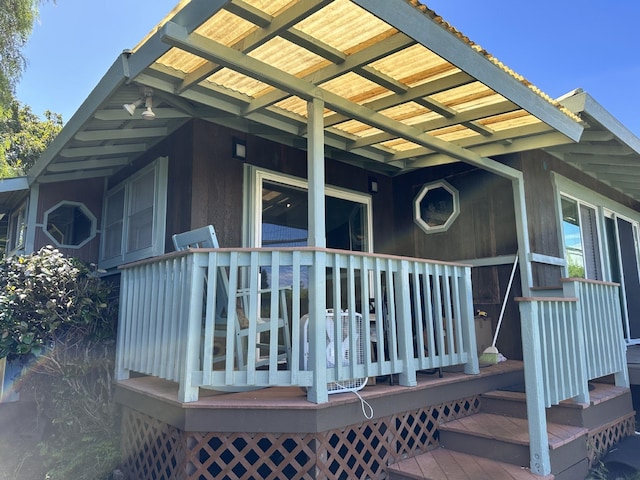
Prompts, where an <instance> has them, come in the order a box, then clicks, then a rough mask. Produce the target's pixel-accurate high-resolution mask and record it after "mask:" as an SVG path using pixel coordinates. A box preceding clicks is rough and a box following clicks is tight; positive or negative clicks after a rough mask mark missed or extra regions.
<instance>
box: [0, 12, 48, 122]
mask: <svg viewBox="0 0 640 480" xmlns="http://www.w3.org/2000/svg"><path fill="white" fill-rule="evenodd" d="M44 1H46V0H44ZM41 3H44V2H43V0H0V111H2V110H3V109H4V108H6V107H7V106H8V105H9V103H10V102H11V99H12V98H13V93H14V91H15V86H16V83H17V82H18V80H19V79H20V77H21V76H22V72H23V71H24V69H25V67H26V64H27V61H26V59H25V58H24V56H23V55H22V50H23V48H24V46H25V45H26V43H27V40H28V39H29V35H31V31H32V29H33V22H34V21H35V20H36V19H37V18H38V6H39V5H40V4H41Z"/></svg>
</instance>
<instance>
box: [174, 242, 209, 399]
mask: <svg viewBox="0 0 640 480" xmlns="http://www.w3.org/2000/svg"><path fill="white" fill-rule="evenodd" d="M187 265H188V273H187V278H188V279H189V280H188V281H187V289H186V291H187V292H189V300H188V302H187V303H186V305H185V308H184V314H183V315H184V317H183V318H185V319H186V320H187V325H186V327H187V328H186V332H184V335H185V337H184V340H183V342H182V355H181V357H182V358H183V361H184V363H183V365H182V372H181V373H180V384H179V387H178V399H179V400H180V401H181V402H185V403H186V402H195V401H196V400H198V390H199V389H198V387H194V386H193V383H194V382H193V376H194V375H193V374H194V372H195V370H196V367H197V365H198V358H199V351H200V348H199V346H200V332H201V328H202V327H201V324H202V292H203V290H204V275H203V270H202V269H201V268H198V265H197V254H195V253H192V254H191V255H190V261H189V262H188V263H187Z"/></svg>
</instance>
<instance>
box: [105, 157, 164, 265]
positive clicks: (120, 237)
mask: <svg viewBox="0 0 640 480" xmlns="http://www.w3.org/2000/svg"><path fill="white" fill-rule="evenodd" d="M167 163H168V162H167V158H166V157H162V158H159V159H157V160H156V161H155V162H153V163H152V164H150V165H149V166H147V167H145V168H143V169H142V170H140V171H139V172H136V173H135V174H134V175H132V176H131V177H130V178H128V179H127V180H125V181H124V182H122V183H120V184H119V185H117V186H115V187H114V188H112V189H111V190H109V191H108V192H107V193H106V195H105V200H104V212H103V225H102V249H101V261H100V266H101V267H102V268H110V267H114V266H117V265H120V264H122V263H128V262H132V261H135V260H140V259H143V258H149V257H153V256H155V255H161V254H163V253H164V237H165V229H166V211H167Z"/></svg>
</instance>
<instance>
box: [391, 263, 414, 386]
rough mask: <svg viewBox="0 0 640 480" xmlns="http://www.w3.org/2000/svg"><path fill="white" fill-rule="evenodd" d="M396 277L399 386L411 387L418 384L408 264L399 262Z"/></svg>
mask: <svg viewBox="0 0 640 480" xmlns="http://www.w3.org/2000/svg"><path fill="white" fill-rule="evenodd" d="M399 267H400V268H399V269H398V276H399V277H400V278H398V279H396V282H395V298H396V304H397V312H398V316H397V322H398V354H399V356H400V358H401V359H402V363H403V364H404V368H403V369H402V372H401V373H400V375H399V378H398V382H399V383H400V385H404V386H407V387H413V386H415V385H417V384H418V381H417V379H416V365H415V362H414V355H413V329H412V328H411V327H412V325H411V324H412V317H411V299H410V298H409V292H410V291H411V290H410V285H409V262H407V261H406V260H402V261H400V264H399Z"/></svg>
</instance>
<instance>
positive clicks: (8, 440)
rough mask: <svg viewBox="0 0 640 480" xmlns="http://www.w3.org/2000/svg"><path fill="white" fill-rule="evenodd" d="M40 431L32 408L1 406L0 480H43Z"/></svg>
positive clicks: (23, 405) (18, 404)
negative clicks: (39, 451) (39, 445)
mask: <svg viewBox="0 0 640 480" xmlns="http://www.w3.org/2000/svg"><path fill="white" fill-rule="evenodd" d="M42 430H43V428H42V425H39V424H38V421H37V415H36V409H35V406H34V405H33V404H28V403H27V404H24V403H20V402H15V403H3V404H0V480H44V478H45V474H46V472H45V469H44V466H43V465H42V461H41V458H40V456H39V455H38V443H39V442H40V440H41V438H42Z"/></svg>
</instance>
